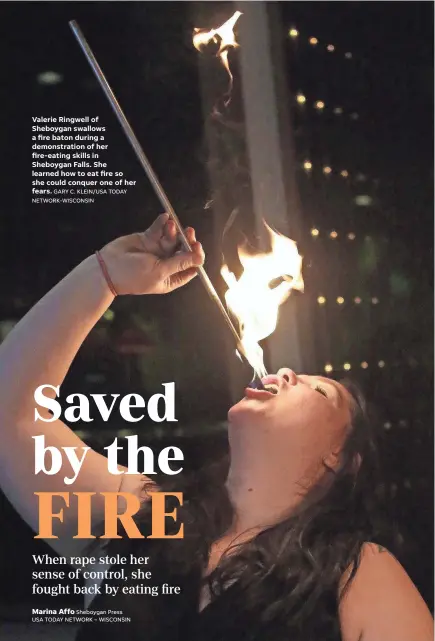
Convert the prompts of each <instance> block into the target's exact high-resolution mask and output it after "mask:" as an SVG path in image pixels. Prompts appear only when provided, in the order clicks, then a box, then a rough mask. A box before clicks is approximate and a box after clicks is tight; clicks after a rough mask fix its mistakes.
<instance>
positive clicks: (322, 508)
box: [138, 381, 385, 641]
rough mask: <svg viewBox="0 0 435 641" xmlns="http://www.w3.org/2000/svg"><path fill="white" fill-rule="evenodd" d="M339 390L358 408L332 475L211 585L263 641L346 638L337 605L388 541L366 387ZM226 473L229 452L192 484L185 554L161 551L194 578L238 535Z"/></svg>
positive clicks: (183, 517)
mask: <svg viewBox="0 0 435 641" xmlns="http://www.w3.org/2000/svg"><path fill="white" fill-rule="evenodd" d="M342 384H343V385H344V386H345V387H346V389H347V390H348V391H349V393H350V394H351V396H352V398H353V401H354V402H353V407H352V420H351V425H349V433H348V436H347V438H346V441H345V443H344V446H343V449H342V452H341V457H340V460H339V464H338V466H337V467H336V468H334V469H332V468H330V467H328V466H327V465H326V464H325V475H323V478H322V479H321V480H320V482H319V483H318V484H317V485H316V486H315V487H313V488H311V489H309V490H308V491H307V493H306V495H305V497H304V499H303V500H302V502H301V504H300V506H299V508H298V509H297V511H296V512H294V513H292V514H290V515H289V516H288V518H286V519H284V520H282V521H281V522H280V523H278V524H276V525H274V526H272V527H269V528H268V529H266V530H264V531H262V532H261V533H259V534H257V535H255V536H254V537H253V538H252V539H250V540H249V541H248V542H245V543H243V544H241V545H235V546H234V547H232V548H231V549H230V550H229V551H228V553H227V554H225V555H224V556H223V557H222V558H221V560H220V562H219V564H218V566H217V567H216V568H215V569H214V570H213V571H212V572H211V574H210V575H209V576H208V577H207V579H206V581H207V582H208V585H209V588H210V590H211V594H212V595H213V596H218V595H220V594H222V593H223V592H224V591H225V590H226V589H227V588H230V587H231V593H232V603H233V607H236V608H237V610H238V611H240V610H243V611H244V612H245V614H246V617H247V620H251V621H252V620H255V621H261V624H260V625H264V626H265V628H264V634H265V635H266V634H268V633H269V631H270V630H271V629H272V628H273V626H274V625H277V626H285V629H286V630H287V631H288V633H289V635H291V636H289V637H288V638H289V639H290V638H291V639H292V641H299V640H302V639H303V641H311V639H313V640H314V639H316V640H318V639H320V638H322V639H326V638H328V639H329V638H332V637H333V635H334V634H337V633H338V630H339V628H338V627H337V626H338V625H339V620H338V606H339V601H340V598H342V597H343V596H344V594H345V592H346V590H347V589H348V587H349V585H350V583H351V581H352V580H353V578H354V576H355V573H356V571H357V569H358V565H359V562H360V555H361V550H362V546H363V545H364V543H365V542H367V541H376V542H378V543H384V542H385V541H384V540H380V539H379V533H378V531H379V524H378V519H377V511H376V504H377V503H379V500H380V499H381V497H380V496H379V489H380V487H382V486H381V485H380V484H379V475H378V471H379V466H378V460H377V448H376V445H375V439H374V435H373V426H372V424H371V422H370V420H368V415H367V409H366V404H365V401H364V399H363V396H362V394H361V392H360V391H359V389H358V388H357V387H356V386H355V385H354V384H352V383H350V382H349V381H342ZM228 465H229V456H228V454H226V455H225V456H224V457H223V458H221V459H220V460H219V461H218V462H216V463H214V464H212V465H207V466H206V469H204V470H201V471H199V472H194V473H191V474H189V475H188V476H187V478H186V479H185V482H186V486H185V488H182V489H183V492H184V497H185V498H184V504H183V506H182V508H180V510H179V516H180V521H181V522H182V523H183V524H184V539H183V542H182V543H180V545H181V548H180V546H179V545H177V546H175V548H173V550H175V552H174V551H171V546H170V545H168V542H167V541H165V542H162V543H161V545H160V546H159V549H160V551H161V553H162V554H164V555H165V557H166V558H167V560H168V562H170V563H171V567H174V568H175V567H176V568H177V569H178V570H179V571H186V572H187V571H189V568H190V569H191V567H192V563H193V560H196V561H197V562H198V563H200V564H202V567H204V566H205V565H206V563H207V560H208V555H209V551H210V548H211V545H212V543H213V542H214V541H216V540H217V539H219V538H220V537H222V536H223V535H224V534H225V533H226V532H227V531H228V529H229V528H230V527H231V524H232V520H233V515H234V512H233V507H232V504H231V501H230V498H229V496H228V492H227V489H226V485H225V481H226V477H227V472H228ZM168 480H169V482H170V483H171V484H173V486H174V487H173V488H170V487H169V488H168ZM165 481H166V482H165ZM325 481H326V482H325ZM175 488H176V489H177V490H178V491H180V480H179V479H177V480H174V479H173V478H170V479H168V477H166V478H165V479H162V483H161V489H162V490H166V491H167V490H171V489H175ZM149 510H150V506H149V505H148V504H147V503H145V504H144V506H143V509H142V510H141V512H139V515H138V516H139V518H138V520H139V523H140V521H142V520H145V521H147V520H148V519H149ZM178 527H179V525H178V526H176V527H175V530H177V529H178ZM171 554H173V558H169V556H170V555H171ZM183 565H184V567H183ZM237 595H239V596H240V599H239V598H237ZM339 595H340V596H339ZM235 599H236V602H235ZM235 603H237V606H236V605H235ZM271 626H272V627H271ZM328 635H329V636H328ZM261 638H262V637H261ZM269 638H271V637H269Z"/></svg>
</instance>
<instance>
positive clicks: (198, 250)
mask: <svg viewBox="0 0 435 641" xmlns="http://www.w3.org/2000/svg"><path fill="white" fill-rule="evenodd" d="M185 233H186V236H187V239H188V241H189V244H190V246H191V247H192V251H191V252H187V251H184V250H183V251H177V252H175V247H176V245H177V230H176V227H175V223H174V222H173V221H172V220H171V219H170V218H169V215H168V214H161V216H159V217H158V218H157V219H156V220H155V221H154V222H153V224H152V225H151V227H150V228H149V229H147V230H146V231H145V232H143V233H138V234H131V235H130V236H122V237H121V238H117V239H116V240H114V241H112V242H111V243H109V244H108V245H106V246H105V247H104V248H103V249H102V250H101V256H102V257H103V259H104V262H105V263H106V267H107V270H108V272H109V276H110V278H111V280H112V282H113V285H114V286H115V289H116V291H117V293H118V294H166V293H168V292H171V291H173V290H174V289H177V288H178V287H181V286H182V285H186V283H188V282H189V281H190V280H192V278H194V277H195V276H196V274H197V269H196V268H197V267H198V266H199V265H202V264H203V262H204V251H203V249H202V246H201V243H199V242H197V240H196V238H195V230H194V229H192V227H188V228H187V229H186V232H185Z"/></svg>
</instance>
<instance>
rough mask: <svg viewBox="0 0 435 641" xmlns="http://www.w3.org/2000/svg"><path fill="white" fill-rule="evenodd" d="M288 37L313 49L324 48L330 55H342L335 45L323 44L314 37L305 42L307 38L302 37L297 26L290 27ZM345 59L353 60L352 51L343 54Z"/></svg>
mask: <svg viewBox="0 0 435 641" xmlns="http://www.w3.org/2000/svg"><path fill="white" fill-rule="evenodd" d="M288 35H289V37H290V38H291V39H292V40H298V42H302V43H304V42H307V43H308V44H309V45H310V46H311V47H318V48H319V49H323V48H324V49H325V50H326V51H327V52H328V53H338V55H341V54H340V53H339V52H337V49H336V47H335V45H333V44H330V43H328V44H323V43H321V42H320V41H319V40H318V38H315V37H314V36H310V37H309V38H307V39H306V40H305V38H306V36H303V37H302V36H301V34H300V32H299V30H298V29H297V28H296V27H295V26H293V27H290V29H289V31H288ZM343 57H344V58H345V59H346V60H352V58H353V54H352V52H351V51H345V52H344V53H343Z"/></svg>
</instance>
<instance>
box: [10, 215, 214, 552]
mask: <svg viewBox="0 0 435 641" xmlns="http://www.w3.org/2000/svg"><path fill="white" fill-rule="evenodd" d="M187 233H188V238H189V240H190V242H191V244H192V249H193V251H192V253H189V252H178V253H177V254H175V255H174V247H175V243H176V232H175V226H174V225H173V223H172V221H168V216H167V215H166V214H164V215H162V216H160V217H159V218H158V219H157V220H156V221H155V222H154V224H153V225H152V226H151V227H150V229H149V230H147V231H146V232H145V233H143V234H133V235H131V236H125V237H123V238H119V239H117V240H115V241H113V242H112V243H110V244H109V245H107V246H106V247H105V248H104V249H103V250H102V252H101V254H102V256H103V259H104V261H105V263H106V265H107V269H108V272H109V274H110V277H111V280H112V282H113V284H114V286H115V289H116V291H117V293H119V294H145V293H166V292H169V291H172V290H173V289H175V288H177V287H180V286H182V285H184V284H185V283H187V282H188V281H189V280H191V279H192V278H193V277H194V275H195V274H196V267H195V266H197V265H199V264H201V263H202V262H203V260H204V255H203V252H202V248H201V246H200V244H199V243H197V242H196V240H195V234H194V231H193V230H192V229H189V230H188V232H187ZM113 298H114V296H113V294H112V293H111V291H110V289H109V287H108V284H107V282H106V280H105V277H104V276H103V273H102V271H101V268H100V265H99V264H98V261H97V258H96V256H90V257H89V258H87V259H86V260H84V261H83V262H82V263H81V264H80V265H79V266H78V267H76V268H75V269H74V270H73V271H72V272H71V273H70V274H69V275H68V276H67V277H66V278H64V279H63V280H62V281H61V282H60V283H59V284H58V285H56V287H54V288H53V289H52V290H51V291H50V292H49V293H48V294H47V295H46V296H44V298H43V299H42V300H40V301H39V303H37V304H36V305H35V306H34V307H33V308H32V309H31V310H30V311H29V312H28V314H26V316H25V317H24V318H23V319H22V320H21V321H20V322H19V323H18V325H17V326H16V327H15V328H14V330H13V331H12V332H11V333H10V334H9V335H8V337H7V338H6V340H5V341H4V342H3V344H2V345H1V347H0V436H1V447H0V487H1V488H2V490H3V491H4V493H5V494H6V496H7V497H8V499H9V500H10V501H11V503H12V504H13V505H14V507H15V508H16V509H17V511H18V512H19V513H20V514H21V516H22V517H23V518H24V519H25V521H26V522H27V523H28V524H29V525H30V526H31V527H32V528H33V529H35V530H36V529H37V527H38V503H37V500H36V497H35V495H34V492H60V491H68V492H84V491H90V492H97V493H99V492H111V491H113V492H116V491H118V488H119V485H120V478H122V477H120V476H117V475H112V474H110V473H109V472H108V471H107V465H106V459H105V457H104V456H102V455H101V454H98V453H97V452H94V451H92V450H91V451H88V452H87V455H86V456H85V458H84V462H83V465H82V468H81V470H80V473H79V474H78V476H77V479H76V481H75V482H74V483H73V484H72V485H66V484H65V483H64V480H63V478H64V476H65V475H66V476H70V472H71V467H70V465H69V464H68V467H67V469H61V470H60V471H59V473H58V474H56V475H53V476H49V475H46V474H41V473H40V474H38V475H35V474H34V440H33V438H32V437H33V436H36V435H40V434H44V435H45V444H46V446H50V445H52V446H55V447H57V448H62V447H66V446H69V447H78V448H81V447H83V446H84V443H83V442H82V441H81V440H80V438H79V437H78V436H77V435H76V434H75V433H74V432H73V431H72V430H71V429H69V428H68V427H67V426H66V425H65V424H64V423H62V421H60V420H56V421H53V422H48V423H46V422H43V421H35V405H36V404H35V401H34V392H35V389H36V388H37V387H39V386H40V385H53V386H60V385H61V384H62V382H63V380H64V378H65V376H66V374H67V372H68V369H69V367H70V365H71V362H72V360H73V359H74V357H75V355H76V353H77V351H78V350H79V348H80V346H81V344H82V343H83V341H84V339H85V338H86V336H87V335H88V334H89V332H90V331H91V329H92V328H93V327H94V325H95V324H96V322H97V321H98V320H99V319H100V318H101V316H102V314H103V313H104V312H105V311H106V309H107V308H108V307H109V305H110V304H111V303H112V301H113ZM45 394H46V395H48V394H47V392H45ZM38 411H39V413H40V414H42V412H41V409H40V408H38ZM46 417H50V415H49V414H48V412H47V414H46ZM77 452H78V453H81V452H82V450H80V449H79V450H77ZM65 467H66V466H65ZM129 481H130V479H129ZM130 482H131V481H130ZM93 500H94V503H93V518H94V520H95V521H99V520H101V519H102V516H103V504H102V501H101V499H99V495H98V494H97V496H95V497H93ZM76 521H77V512H76V506H75V505H74V503H73V502H72V501H71V504H70V507H69V508H68V509H66V510H65V519H64V522H63V523H62V524H60V523H59V522H57V523H58V527H57V529H55V533H56V535H58V536H61V537H63V539H64V541H65V545H67V544H68V545H69V544H70V543H71V537H72V536H73V535H74V534H75V533H76V532H75V531H74V530H75V528H76ZM50 543H51V541H50ZM52 545H53V547H54V548H55V549H57V550H58V551H59V552H61V553H62V550H63V546H62V539H58V540H54V539H53V542H52Z"/></svg>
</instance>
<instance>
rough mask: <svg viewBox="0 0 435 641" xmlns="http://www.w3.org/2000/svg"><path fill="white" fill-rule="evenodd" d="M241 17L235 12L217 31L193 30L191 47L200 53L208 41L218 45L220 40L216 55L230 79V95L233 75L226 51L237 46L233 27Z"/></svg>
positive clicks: (238, 12)
mask: <svg viewBox="0 0 435 641" xmlns="http://www.w3.org/2000/svg"><path fill="white" fill-rule="evenodd" d="M241 15H242V12H241V11H236V12H235V13H234V14H233V15H232V16H231V18H229V19H228V20H227V21H226V22H224V23H223V24H222V25H221V26H220V27H218V28H217V29H210V31H204V30H203V29H197V28H196V29H194V30H193V46H194V47H195V49H197V50H198V51H201V49H202V48H203V47H205V45H207V44H208V43H209V42H210V41H213V42H216V43H218V42H219V39H220V43H219V50H218V52H217V54H216V55H217V56H219V58H220V59H221V62H222V64H223V66H224V67H225V69H226V71H227V73H228V75H229V77H230V84H229V87H228V94H231V91H232V88H233V74H232V73H231V69H230V64H229V62H228V51H229V48H230V47H234V48H236V47H238V46H239V45H238V43H237V42H236V37H235V35H234V26H235V24H236V22H237V20H238V19H239V18H240V16H241ZM229 101H230V99H229V98H228V100H227V102H226V103H225V106H226V105H227V104H228V103H229Z"/></svg>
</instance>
